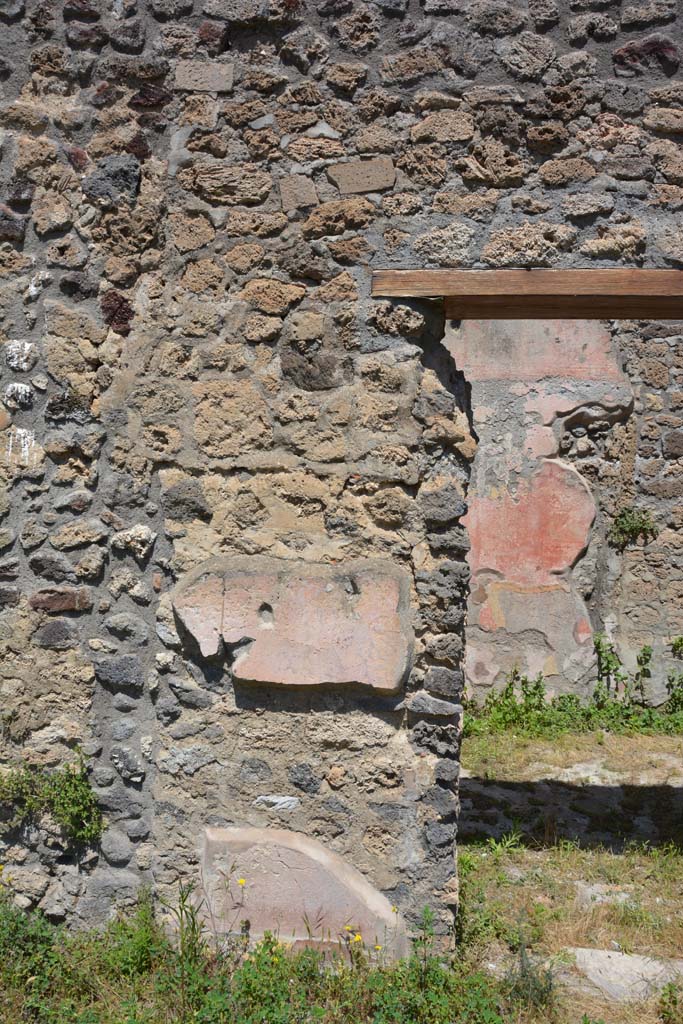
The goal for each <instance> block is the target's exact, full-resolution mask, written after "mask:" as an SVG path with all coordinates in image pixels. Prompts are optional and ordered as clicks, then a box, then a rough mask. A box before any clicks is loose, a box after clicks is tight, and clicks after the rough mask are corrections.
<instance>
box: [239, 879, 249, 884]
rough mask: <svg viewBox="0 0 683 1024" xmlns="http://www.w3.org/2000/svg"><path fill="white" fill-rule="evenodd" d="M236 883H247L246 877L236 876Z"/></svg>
mask: <svg viewBox="0 0 683 1024" xmlns="http://www.w3.org/2000/svg"><path fill="white" fill-rule="evenodd" d="M237 884H238V885H246V884H247V880H246V878H238V879H237Z"/></svg>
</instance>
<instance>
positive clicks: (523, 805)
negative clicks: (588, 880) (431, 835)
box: [458, 776, 683, 853]
mask: <svg viewBox="0 0 683 1024" xmlns="http://www.w3.org/2000/svg"><path fill="white" fill-rule="evenodd" d="M460 806H461V815H460V826H459V830H458V842H459V843H467V842H475V841H480V840H481V839H485V838H488V837H489V836H493V837H495V838H500V836H502V835H505V833H506V832H510V831H511V830H512V829H517V830H518V831H520V832H521V833H522V835H523V837H524V840H528V841H530V842H531V843H532V844H533V845H535V844H536V843H538V844H540V845H541V846H554V845H556V844H557V843H559V842H561V841H562V840H568V841H570V842H576V843H578V845H579V846H581V847H584V848H591V847H596V846H599V847H602V848H606V849H608V850H612V851H613V852H615V853H616V852H619V851H621V850H623V849H624V848H625V847H627V846H628V845H629V844H630V843H634V842H635V843H637V842H643V843H644V842H647V843H648V845H650V846H664V845H665V844H666V843H670V842H674V843H676V844H679V845H683V787H682V786H675V785H666V784H660V785H651V786H637V785H616V784H615V785H613V786H610V785H604V784H599V785H598V784H592V783H590V782H589V783H576V782H560V781H558V780H557V779H539V780H536V781H533V782H517V781H515V782H507V781H506V782H501V781H498V780H495V779H483V778H477V777H476V776H471V777H467V776H463V777H461V779H460Z"/></svg>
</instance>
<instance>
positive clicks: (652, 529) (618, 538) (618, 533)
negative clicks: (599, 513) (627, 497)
mask: <svg viewBox="0 0 683 1024" xmlns="http://www.w3.org/2000/svg"><path fill="white" fill-rule="evenodd" d="M656 536H657V526H656V524H655V521H654V519H653V518H652V514H651V513H650V512H648V511H647V510H644V509H637V508H623V509H622V510H621V512H619V513H617V515H616V516H615V517H614V519H613V521H612V525H611V526H610V528H609V531H608V533H607V539H608V541H609V542H610V544H612V545H613V546H614V547H615V548H618V549H619V550H620V551H623V550H624V548H626V547H628V545H629V544H635V543H636V541H637V540H638V539H639V538H640V537H642V538H643V540H645V542H646V543H647V541H648V540H650V539H651V538H654V537H656Z"/></svg>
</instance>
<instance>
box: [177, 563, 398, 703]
mask: <svg viewBox="0 0 683 1024" xmlns="http://www.w3.org/2000/svg"><path fill="white" fill-rule="evenodd" d="M408 603H409V581H408V578H407V577H406V576H405V575H404V574H402V573H400V572H399V571H398V570H397V569H395V568H394V567H393V566H390V565H389V566H387V565H384V564H383V563H378V562H363V563H353V564H351V565H349V566H347V567H345V568H344V569H343V570H342V569H340V568H335V567H332V566H328V565H313V564H305V563H298V562H286V561H279V560H277V559H266V558H263V557H261V558H256V557H252V558H250V559H249V560H248V561H245V560H244V559H224V560H221V559H214V560H213V561H212V562H210V563H208V564H207V565H206V566H205V567H201V568H200V569H199V570H198V571H197V572H195V573H194V574H193V575H192V576H191V577H190V578H189V579H187V580H184V581H182V582H181V583H180V584H179V585H178V587H177V588H176V592H175V594H174V599H173V607H174V609H175V613H176V615H177V616H178V618H179V619H180V621H181V622H182V623H183V625H184V627H185V629H186V630H187V631H188V632H189V633H190V634H191V635H192V636H193V637H194V638H195V640H196V641H197V643H198V644H199V647H200V650H201V652H202V654H203V655H204V656H205V657H213V656H214V655H216V654H218V653H219V652H220V651H221V649H222V647H223V645H224V644H225V645H227V646H228V648H234V656H233V661H232V675H233V678H234V679H236V680H239V681H241V682H257V683H269V684H273V685H281V686H322V685H326V684H342V685H343V684H354V683H355V684H358V685H362V686H368V687H370V688H371V689H373V690H378V691H380V692H387V693H393V692H395V691H396V690H397V689H398V688H399V687H400V686H401V684H402V682H403V681H404V679H405V677H406V675H407V673H408V670H409V668H410V661H411V651H412V633H411V630H410V627H409V624H408V610H407V609H408Z"/></svg>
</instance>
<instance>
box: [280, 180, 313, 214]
mask: <svg viewBox="0 0 683 1024" xmlns="http://www.w3.org/2000/svg"><path fill="white" fill-rule="evenodd" d="M280 199H281V200H282V209H283V210H285V211H286V212H289V211H290V210H302V209H305V208H306V207H307V206H316V205H317V204H318V202H319V200H318V193H317V192H316V190H315V185H314V184H313V182H312V181H311V179H310V178H307V177H306V175H305V174H290V175H288V176H287V177H286V178H283V179H282V181H281V182H280Z"/></svg>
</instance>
